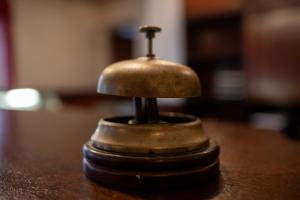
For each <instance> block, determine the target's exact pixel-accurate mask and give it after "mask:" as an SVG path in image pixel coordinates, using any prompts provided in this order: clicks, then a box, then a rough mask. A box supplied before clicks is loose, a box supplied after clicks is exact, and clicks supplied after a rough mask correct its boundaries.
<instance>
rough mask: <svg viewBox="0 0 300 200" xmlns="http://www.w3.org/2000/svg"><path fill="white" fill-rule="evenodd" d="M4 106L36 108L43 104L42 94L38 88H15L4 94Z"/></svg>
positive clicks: (10, 107)
mask: <svg viewBox="0 0 300 200" xmlns="http://www.w3.org/2000/svg"><path fill="white" fill-rule="evenodd" d="M3 100H4V105H2V106H1V107H3V106H4V108H7V109H24V110H34V109H37V108H38V107H39V106H40V104H41V96H40V94H39V92H38V91H37V90H34V89H30V88H24V89H13V90H9V91H8V92H6V94H5V95H4V99H3Z"/></svg>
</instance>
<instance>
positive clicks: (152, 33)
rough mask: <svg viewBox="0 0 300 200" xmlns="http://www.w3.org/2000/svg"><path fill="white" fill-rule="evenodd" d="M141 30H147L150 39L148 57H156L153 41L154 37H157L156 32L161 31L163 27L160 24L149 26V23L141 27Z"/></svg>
mask: <svg viewBox="0 0 300 200" xmlns="http://www.w3.org/2000/svg"><path fill="white" fill-rule="evenodd" d="M139 30H140V32H145V33H146V38H147V39H148V53H147V57H151V58H153V57H155V54H154V53H153V43H152V39H153V38H154V37H155V33H156V32H160V31H161V28H160V27H158V26H149V25H144V26H141V27H140V28H139Z"/></svg>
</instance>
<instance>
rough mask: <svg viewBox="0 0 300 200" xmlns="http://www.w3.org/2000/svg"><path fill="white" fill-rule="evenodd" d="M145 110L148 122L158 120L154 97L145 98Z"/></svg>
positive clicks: (156, 121)
mask: <svg viewBox="0 0 300 200" xmlns="http://www.w3.org/2000/svg"><path fill="white" fill-rule="evenodd" d="M145 104H146V105H145V112H146V114H147V122H148V123H158V122H159V112H158V106H157V101H156V98H145Z"/></svg>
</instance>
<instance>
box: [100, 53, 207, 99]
mask: <svg viewBox="0 0 300 200" xmlns="http://www.w3.org/2000/svg"><path fill="white" fill-rule="evenodd" d="M98 92H99V93H102V94H109V95H117V96H136V97H162V98H163V97H164V98H180V97H193V96H199V95H200V92H201V88H200V81H199V79H198V76H197V75H196V73H195V72H194V71H193V70H192V69H191V68H189V67H187V66H184V65H180V64H177V63H173V62H169V61H165V60H160V59H158V58H149V57H141V58H138V59H134V60H126V61H122V62H117V63H113V64H111V65H109V66H108V67H107V68H105V69H104V71H103V73H102V74H101V76H100V78H99V82H98Z"/></svg>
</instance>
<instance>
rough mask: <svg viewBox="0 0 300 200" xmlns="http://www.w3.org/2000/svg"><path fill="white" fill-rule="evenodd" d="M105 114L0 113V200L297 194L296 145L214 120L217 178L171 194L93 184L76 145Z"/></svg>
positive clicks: (210, 124) (299, 155)
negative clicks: (218, 148)
mask: <svg viewBox="0 0 300 200" xmlns="http://www.w3.org/2000/svg"><path fill="white" fill-rule="evenodd" d="M99 110H101V109H99ZM103 114H104V113H100V112H99V113H97V112H89V111H84V110H67V111H63V112H47V111H38V112H12V111H11V112H8V111H0V199H13V198H15V199H230V200H231V199H243V200H244V199H289V200H290V199H300V144H299V142H296V141H291V140H289V139H287V138H285V137H284V136H283V135H282V134H280V133H277V132H272V131H263V130H256V129H252V128H249V127H247V126H245V125H242V124H237V123H229V122H220V121H215V120H204V124H205V130H206V132H207V134H208V135H210V136H211V138H213V139H214V140H215V141H217V142H218V143H219V144H220V146H221V174H220V177H219V179H217V180H215V181H211V182H208V183H206V184H202V185H199V186H195V187H192V188H186V189H181V190H178V189H177V190H173V191H172V190H168V191H128V190H117V189H112V188H107V187H104V186H101V185H98V184H96V183H94V182H92V181H90V180H88V179H87V178H86V177H85V176H84V174H83V173H82V163H81V161H82V153H81V148H82V145H83V143H84V142H86V141H87V140H88V139H89V137H90V135H91V134H92V132H93V131H94V129H95V127H96V123H97V120H98V119H99V117H100V116H101V115H103Z"/></svg>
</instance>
